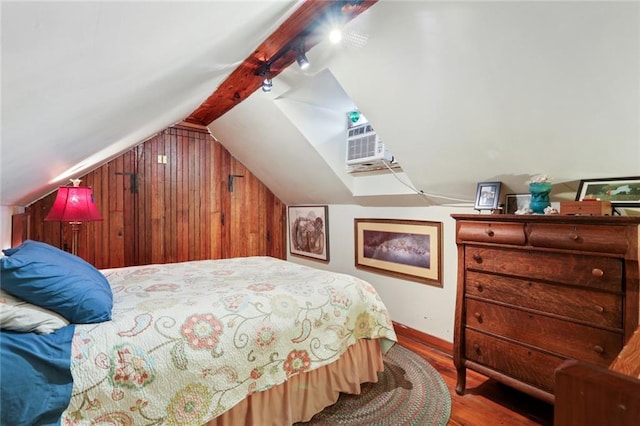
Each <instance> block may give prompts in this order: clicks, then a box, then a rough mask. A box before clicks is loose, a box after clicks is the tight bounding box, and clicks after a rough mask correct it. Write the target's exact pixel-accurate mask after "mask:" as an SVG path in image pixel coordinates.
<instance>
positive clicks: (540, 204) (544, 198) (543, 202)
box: [529, 182, 551, 214]
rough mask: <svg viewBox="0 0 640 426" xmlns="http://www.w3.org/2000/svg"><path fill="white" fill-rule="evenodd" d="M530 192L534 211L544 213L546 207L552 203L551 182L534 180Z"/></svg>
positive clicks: (530, 205)
mask: <svg viewBox="0 0 640 426" xmlns="http://www.w3.org/2000/svg"><path fill="white" fill-rule="evenodd" d="M529 192H530V193H531V202H530V203H529V208H530V209H531V210H533V212H534V213H537V214H544V209H545V208H547V207H548V206H550V205H551V202H550V201H549V193H550V192H551V183H549V182H532V183H530V184H529Z"/></svg>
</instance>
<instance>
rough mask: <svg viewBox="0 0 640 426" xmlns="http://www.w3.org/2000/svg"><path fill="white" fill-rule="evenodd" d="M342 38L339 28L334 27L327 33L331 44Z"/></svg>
mask: <svg viewBox="0 0 640 426" xmlns="http://www.w3.org/2000/svg"><path fill="white" fill-rule="evenodd" d="M341 40H342V31H341V30H340V28H334V29H332V30H331V32H330V33H329V41H331V43H333V44H338V43H340V41H341Z"/></svg>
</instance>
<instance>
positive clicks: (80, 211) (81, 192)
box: [44, 186, 102, 222]
mask: <svg viewBox="0 0 640 426" xmlns="http://www.w3.org/2000/svg"><path fill="white" fill-rule="evenodd" d="M44 220H49V221H59V222H91V221H95V220H102V216H101V215H100V212H99V211H98V208H97V207H96V203H95V201H94V200H93V192H92V191H91V188H88V187H86V186H61V187H59V188H58V195H57V196H56V200H55V201H54V202H53V207H51V210H50V211H49V214H48V215H47V217H45V218H44Z"/></svg>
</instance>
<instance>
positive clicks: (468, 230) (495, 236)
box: [457, 222, 526, 245]
mask: <svg viewBox="0 0 640 426" xmlns="http://www.w3.org/2000/svg"><path fill="white" fill-rule="evenodd" d="M457 239H458V242H473V241H475V242H483V243H496V244H513V245H524V243H525V241H526V238H525V234H524V224H522V223H494V222H462V223H459V225H458V233H457Z"/></svg>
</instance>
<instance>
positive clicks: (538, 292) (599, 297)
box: [465, 271, 622, 329]
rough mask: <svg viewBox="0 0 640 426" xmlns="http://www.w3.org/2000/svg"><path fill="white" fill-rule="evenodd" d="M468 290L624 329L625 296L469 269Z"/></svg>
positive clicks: (472, 293) (600, 324)
mask: <svg viewBox="0 0 640 426" xmlns="http://www.w3.org/2000/svg"><path fill="white" fill-rule="evenodd" d="M465 281H466V288H465V293H466V294H468V295H470V296H473V297H478V298H483V299H487V300H493V301H496V302H502V303H507V304H509V305H515V306H521V307H523V308H528V309H533V310H537V311H542V312H547V313H549V314H554V315H559V316H563V317H566V318H568V319H573V320H578V321H584V322H587V323H590V324H593V325H597V326H601V327H609V328H619V329H622V296H621V295H618V294H614V293H605V292H600V291H591V290H587V289H583V288H575V287H569V286H564V285H558V284H545V283H541V282H538V281H533V280H523V279H518V278H511V277H503V276H500V275H492V274H485V273H482V272H473V271H468V272H467V276H466V280H465Z"/></svg>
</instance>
